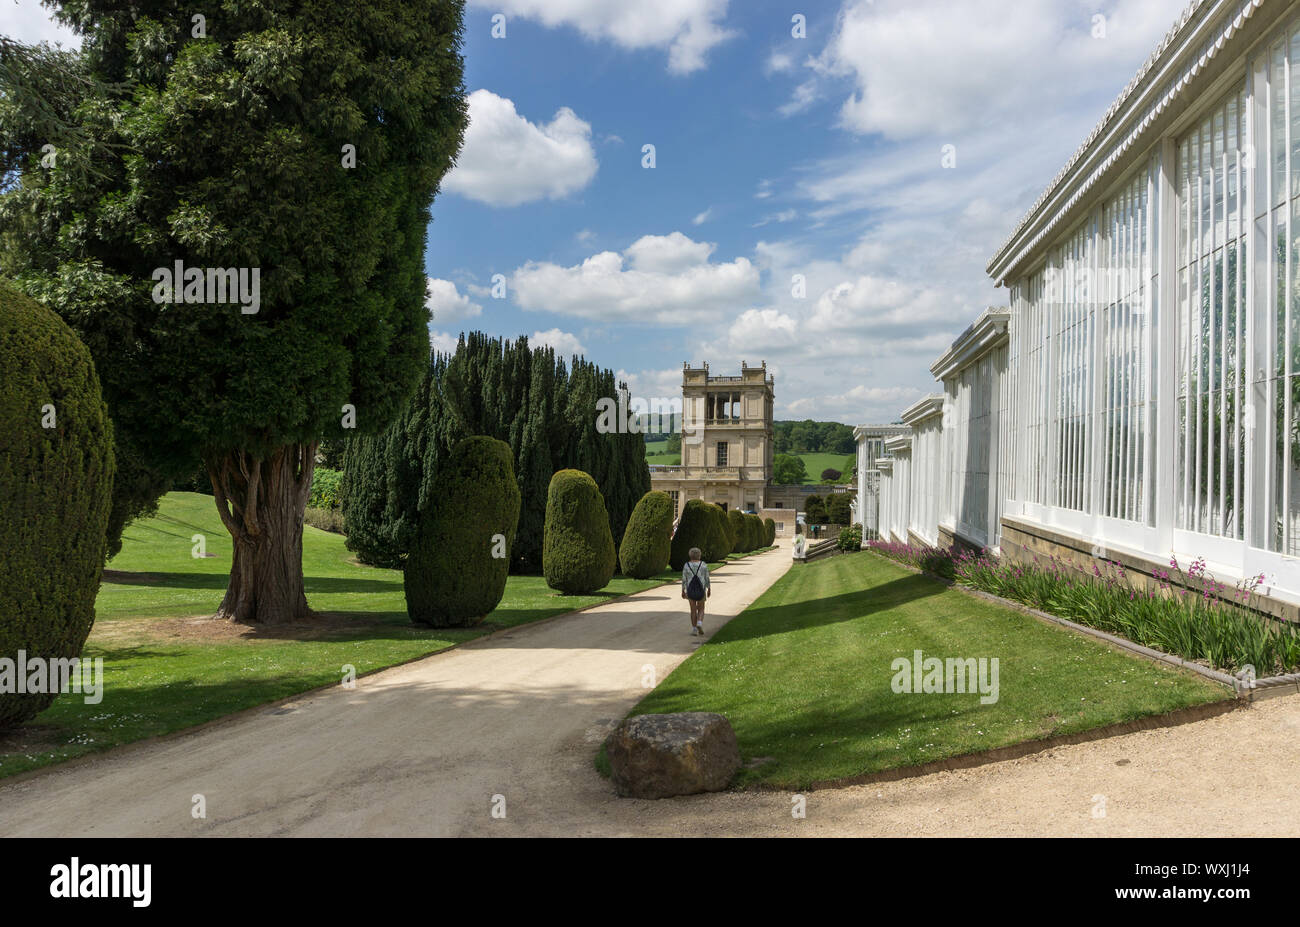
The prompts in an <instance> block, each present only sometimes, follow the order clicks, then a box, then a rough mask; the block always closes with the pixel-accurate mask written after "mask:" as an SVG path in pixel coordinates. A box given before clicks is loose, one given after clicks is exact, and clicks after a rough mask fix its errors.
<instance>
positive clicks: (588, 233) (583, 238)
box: [573, 229, 596, 244]
mask: <svg viewBox="0 0 1300 927" xmlns="http://www.w3.org/2000/svg"><path fill="white" fill-rule="evenodd" d="M573 237H574V238H576V239H578V241H580V242H582V243H583V244H586V243H587V242H589V241H591V240H592V239H593V238H595V237H596V233H595V232H593V231H592V230H591V229H583V230H582V231H580V232H578V233H577V234H576V235H574V236H573Z"/></svg>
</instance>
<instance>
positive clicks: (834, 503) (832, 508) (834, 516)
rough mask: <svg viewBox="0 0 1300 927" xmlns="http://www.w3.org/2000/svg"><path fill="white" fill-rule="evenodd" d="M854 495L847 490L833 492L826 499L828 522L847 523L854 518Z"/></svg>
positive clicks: (835, 523) (834, 523) (832, 523)
mask: <svg viewBox="0 0 1300 927" xmlns="http://www.w3.org/2000/svg"><path fill="white" fill-rule="evenodd" d="M852 500H853V497H852V496H850V495H849V494H848V493H846V492H837V493H832V494H831V495H829V496H827V497H826V499H825V501H824V503H823V504H824V506H825V508H826V522H827V524H831V525H847V524H848V523H849V522H850V521H851V520H852V519H853V501H852Z"/></svg>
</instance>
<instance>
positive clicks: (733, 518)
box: [727, 509, 754, 554]
mask: <svg viewBox="0 0 1300 927" xmlns="http://www.w3.org/2000/svg"><path fill="white" fill-rule="evenodd" d="M727 534H728V535H729V536H730V537H731V550H729V551H727V553H729V554H744V553H748V552H749V551H751V550H753V549H754V548H753V547H751V546H750V544H749V541H750V538H749V525H747V524H746V523H745V513H744V512H742V511H740V510H739V509H732V510H731V511H730V512H728V513H727Z"/></svg>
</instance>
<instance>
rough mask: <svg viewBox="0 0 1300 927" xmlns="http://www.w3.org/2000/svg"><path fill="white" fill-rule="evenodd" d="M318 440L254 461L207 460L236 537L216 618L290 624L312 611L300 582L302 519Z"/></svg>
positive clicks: (240, 455) (220, 507) (239, 457)
mask: <svg viewBox="0 0 1300 927" xmlns="http://www.w3.org/2000/svg"><path fill="white" fill-rule="evenodd" d="M315 467H316V442H314V441H313V442H312V443H310V444H289V445H285V446H284V447H279V448H276V449H275V451H273V452H272V453H271V454H270V455H269V456H268V457H266V458H264V459H259V458H256V457H253V456H252V455H251V454H246V453H244V452H243V451H235V452H233V453H230V454H226V455H224V456H222V457H218V458H215V459H212V460H209V461H208V476H209V477H210V478H211V480H212V490H213V495H214V496H215V497H216V502H217V512H218V513H219V514H220V515H221V521H222V523H223V524H224V525H225V526H226V530H227V531H229V532H230V536H231V538H232V539H233V541H234V547H235V553H234V557H233V558H232V562H231V564H230V584H229V585H228V586H227V587H226V596H225V598H224V599H222V600H221V607H220V608H218V609H217V617H218V618H229V619H230V620H232V621H239V622H244V623H256V624H288V623H290V622H296V621H303V620H305V619H307V618H309V617H310V616H311V612H310V610H309V609H308V608H307V595H306V593H305V592H304V590H303V581H302V519H303V510H304V509H305V508H306V506H307V497H308V495H309V493H310V492H311V478H312V472H313V471H314V470H315Z"/></svg>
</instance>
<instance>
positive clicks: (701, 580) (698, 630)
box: [682, 547, 713, 637]
mask: <svg viewBox="0 0 1300 927" xmlns="http://www.w3.org/2000/svg"><path fill="white" fill-rule="evenodd" d="M688 556H689V557H690V558H691V559H690V560H688V561H686V563H685V565H684V566H682V598H683V599H686V600H687V601H688V602H690V603H691V636H692V637H694V636H695V635H696V634H698V635H699V636H700V637H703V636H704V600H705V599H707V598H708V597H709V595H710V594H711V593H712V591H713V590H712V589H710V588H709V565H708V564H707V563H705V562H704V561H703V560H701V559H700V558H701V557H702V556H703V554H702V553H701V552H700V549H699V548H698V547H692V548H691V550H690V553H689V555H688Z"/></svg>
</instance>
